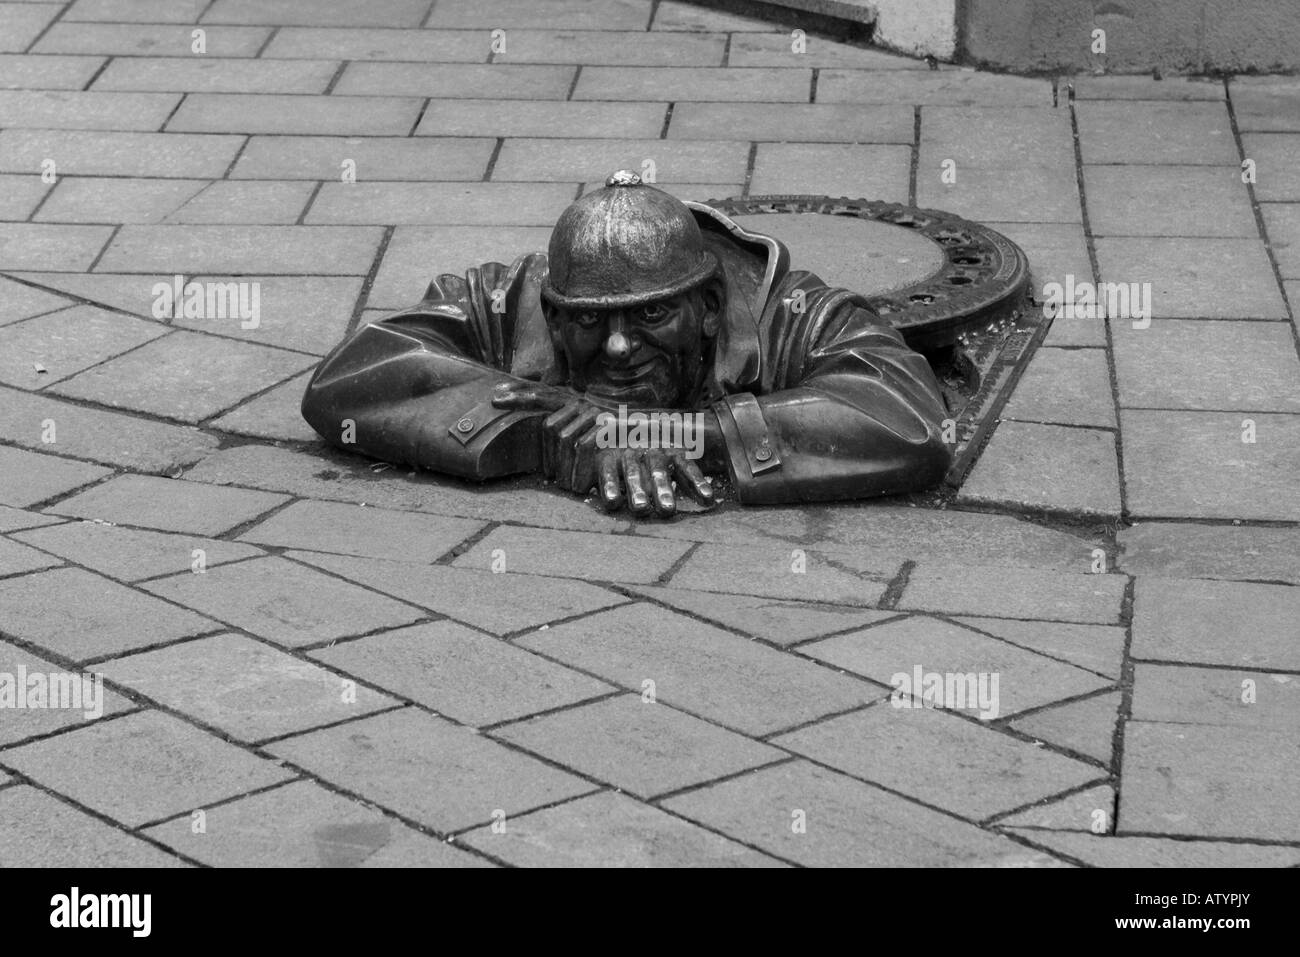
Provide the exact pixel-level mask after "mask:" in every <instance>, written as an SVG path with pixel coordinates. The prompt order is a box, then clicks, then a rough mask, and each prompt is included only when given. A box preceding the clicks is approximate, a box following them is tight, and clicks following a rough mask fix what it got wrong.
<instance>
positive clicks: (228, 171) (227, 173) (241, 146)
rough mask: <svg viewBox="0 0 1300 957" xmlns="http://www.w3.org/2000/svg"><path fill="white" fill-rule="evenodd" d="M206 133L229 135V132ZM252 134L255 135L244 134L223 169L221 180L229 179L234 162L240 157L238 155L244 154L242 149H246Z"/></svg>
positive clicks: (236, 162)
mask: <svg viewBox="0 0 1300 957" xmlns="http://www.w3.org/2000/svg"><path fill="white" fill-rule="evenodd" d="M208 135H209V136H227V135H229V134H225V133H210V134H208ZM254 135H255V134H253V133H248V134H246V135H245V136H244V142H242V143H240V144H239V148H238V149H236V150H235V155H234V156H232V157H231V158H230V163H229V164H228V165H227V166H226V171H225V172H224V173H222V174H221V178H222V179H223V180H229V179H230V174H231V173H233V172H234V171H235V166H236V164H238V163H239V159H240V157H241V156H243V155H244V150H246V149H248V144H249V143H251V142H252V141H253V136H254Z"/></svg>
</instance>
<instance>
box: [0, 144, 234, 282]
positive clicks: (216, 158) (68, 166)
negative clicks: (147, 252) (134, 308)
mask: <svg viewBox="0 0 1300 957" xmlns="http://www.w3.org/2000/svg"><path fill="white" fill-rule="evenodd" d="M244 140H245V137H243V136H210V135H203V136H198V135H192V136H191V135H185V134H181V133H131V132H108V131H98V130H95V131H91V130H4V131H2V132H0V169H3V170H6V171H10V172H17V173H31V172H33V171H35V170H39V169H40V168H41V163H42V162H43V161H44V160H46V159H53V160H54V161H55V164H56V168H57V170H58V173H59V174H60V175H63V176H66V175H69V174H74V175H77V176H157V177H177V178H187V177H188V178H203V177H207V178H214V177H220V176H222V175H224V174H225V171H226V167H228V166H229V165H230V164H231V162H232V161H233V160H234V158H235V154H236V153H237V152H238V151H239V147H240V146H242V145H243V143H244ZM45 266H46V264H45V263H42V264H41V267H45ZM84 269H85V267H84V266H82V267H80V271H84Z"/></svg>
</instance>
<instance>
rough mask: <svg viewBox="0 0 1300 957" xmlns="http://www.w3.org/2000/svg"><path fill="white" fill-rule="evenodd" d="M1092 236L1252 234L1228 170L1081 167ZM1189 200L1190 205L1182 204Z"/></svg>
mask: <svg viewBox="0 0 1300 957" xmlns="http://www.w3.org/2000/svg"><path fill="white" fill-rule="evenodd" d="M1083 179H1084V187H1085V188H1086V189H1087V192H1088V223H1089V226H1090V227H1091V229H1092V232H1093V235H1094V236H1248V237H1254V236H1256V235H1257V233H1258V227H1257V226H1256V225H1255V214H1254V211H1253V210H1252V209H1251V205H1250V193H1249V191H1248V190H1247V187H1246V184H1244V183H1243V182H1242V181H1241V170H1240V169H1237V168H1231V167H1228V166H1171V165H1161V166H1129V165H1121V166H1085V167H1084V171H1083ZM1189 197H1195V201H1194V202H1188V201H1187V200H1188V198H1189Z"/></svg>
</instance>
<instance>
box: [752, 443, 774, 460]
mask: <svg viewBox="0 0 1300 957" xmlns="http://www.w3.org/2000/svg"><path fill="white" fill-rule="evenodd" d="M771 457H772V450H771V449H770V448H768V447H767V443H766V442H765V443H763V444H762V445H760V446H759V447H758V451H756V452H755V453H754V458H756V459H758V460H759V461H760V462H766V461H767V460H768V459H770V458H771Z"/></svg>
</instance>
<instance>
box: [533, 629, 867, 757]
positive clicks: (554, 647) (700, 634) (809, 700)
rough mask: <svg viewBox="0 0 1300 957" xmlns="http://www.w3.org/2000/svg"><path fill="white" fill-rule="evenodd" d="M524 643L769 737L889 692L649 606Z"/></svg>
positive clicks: (541, 634)
mask: <svg viewBox="0 0 1300 957" xmlns="http://www.w3.org/2000/svg"><path fill="white" fill-rule="evenodd" d="M517 643H518V644H520V645H522V646H523V647H525V648H529V649H532V650H535V651H538V652H540V653H541V654H544V655H546V656H547V657H549V658H553V659H555V660H558V661H561V662H563V663H565V664H568V665H570V666H573V667H576V668H581V669H582V670H584V671H587V672H590V673H592V674H595V675H597V676H599V677H601V678H603V679H605V680H607V681H610V682H613V683H615V684H618V685H620V686H622V687H624V688H628V689H630V690H634V691H637V692H642V693H644V691H645V690H647V689H648V688H649V686H647V685H645V684H644V682H646V681H651V682H653V690H654V694H655V697H656V699H657V700H658V701H660V702H663V703H665V704H668V705H671V706H673V707H679V708H681V709H682V710H685V711H688V712H690V713H693V714H697V715H700V716H702V717H705V718H709V719H712V720H714V721H717V722H719V723H721V724H723V725H726V726H728V727H732V728H736V729H738V730H740V731H743V732H745V733H748V734H755V735H757V734H768V733H772V732H775V731H778V730H780V729H782V728H788V727H792V726H794V725H797V724H801V723H803V722H805V721H810V720H812V719H813V718H816V717H819V716H821V715H825V714H831V713H833V712H836V711H842V710H844V709H846V708H850V707H853V706H854V705H861V704H865V703H867V702H868V701H871V700H874V699H877V698H879V697H881V696H882V691H881V690H879V689H874V688H873V687H871V686H869V685H867V684H865V683H863V682H860V681H856V680H854V679H851V678H847V677H844V676H841V675H837V674H835V673H833V672H831V671H830V670H828V669H825V668H821V667H819V666H817V665H815V664H813V663H812V662H809V661H805V660H803V659H799V658H796V657H794V656H792V655H786V654H783V653H781V652H778V651H774V650H772V649H770V648H767V647H764V646H762V645H757V644H754V643H753V642H751V641H749V640H748V639H745V638H741V637H739V636H737V635H733V634H731V633H729V632H724V631H721V630H720V629H717V628H713V627H711V626H709V625H704V624H702V623H700V622H697V621H695V620H693V619H690V618H686V617H685V616H683V615H678V614H676V613H674V612H670V611H667V610H664V609H660V608H655V607H654V606H650V605H645V604H636V605H628V606H625V607H623V608H616V609H613V610H611V611H604V612H600V613H598V614H595V615H591V616H588V617H586V618H583V619H580V620H578V621H573V622H567V623H564V624H559V625H555V626H552V627H551V628H550V629H548V630H547V631H544V632H543V631H539V632H534V633H533V634H530V635H527V636H525V637H523V638H521V639H518V642H517Z"/></svg>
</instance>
